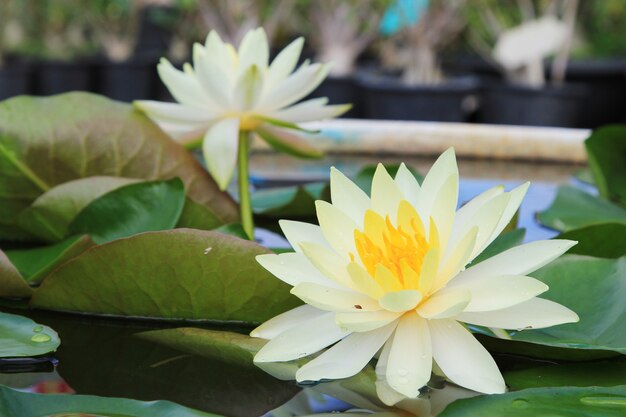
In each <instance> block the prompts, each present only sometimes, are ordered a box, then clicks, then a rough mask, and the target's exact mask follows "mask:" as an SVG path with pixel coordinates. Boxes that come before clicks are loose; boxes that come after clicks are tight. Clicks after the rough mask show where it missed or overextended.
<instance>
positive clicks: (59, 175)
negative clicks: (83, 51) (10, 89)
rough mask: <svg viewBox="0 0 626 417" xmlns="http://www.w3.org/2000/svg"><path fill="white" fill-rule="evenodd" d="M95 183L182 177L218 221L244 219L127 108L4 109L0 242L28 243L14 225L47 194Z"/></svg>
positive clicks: (100, 104)
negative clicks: (94, 179)
mask: <svg viewBox="0 0 626 417" xmlns="http://www.w3.org/2000/svg"><path fill="white" fill-rule="evenodd" d="M96 175H104V176H118V177H128V178H141V179H169V178H173V177H179V178H181V179H182V181H183V182H184V183H185V187H186V189H187V193H188V195H189V196H190V197H191V198H192V199H194V200H195V201H197V202H199V203H202V204H203V205H205V206H206V207H207V208H209V209H211V211H212V212H213V213H214V214H215V216H216V217H217V218H218V219H220V220H221V221H223V222H224V223H231V222H233V221H236V219H237V217H238V216H237V211H236V206H235V204H234V202H233V201H232V199H231V198H230V197H228V195H227V194H225V193H223V192H221V191H219V189H218V188H217V186H216V184H215V183H214V181H213V180H212V179H211V177H210V176H209V175H208V174H207V172H206V171H205V170H204V169H203V168H202V167H201V166H200V164H199V163H198V162H197V161H196V160H195V159H194V158H193V156H192V155H190V154H189V153H188V152H187V151H186V150H185V149H183V148H182V147H181V146H180V145H178V144H176V143H175V142H173V141H172V140H171V139H170V138H169V137H168V136H167V135H166V134H165V133H164V132H163V131H161V130H160V129H159V128H158V127H157V126H156V125H155V124H154V123H152V122H151V121H150V120H149V119H148V118H147V117H146V116H145V115H143V114H142V113H141V112H139V111H136V110H134V109H133V108H132V106H130V105H128V104H123V103H118V102H114V101H111V100H109V99H106V98H104V97H100V96H97V95H94V94H89V93H79V92H77V93H68V94H62V95H58V96H52V97H43V98H36V97H28V96H20V97H16V98H12V99H9V100H6V101H4V102H2V103H0V238H4V239H10V238H17V237H24V233H21V234H20V233H19V230H17V228H16V226H15V218H16V216H17V214H18V213H19V212H20V211H22V210H23V209H25V208H26V207H28V206H29V205H30V204H31V203H33V202H34V201H35V199H36V198H37V197H39V196H40V195H41V194H43V193H45V192H46V191H48V190H50V189H52V188H53V187H54V186H56V185H59V184H63V183H65V182H68V181H72V180H75V179H79V178H84V177H90V176H96Z"/></svg>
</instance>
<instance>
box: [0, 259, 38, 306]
mask: <svg viewBox="0 0 626 417" xmlns="http://www.w3.org/2000/svg"><path fill="white" fill-rule="evenodd" d="M32 293H33V290H32V288H30V286H29V285H28V283H27V282H26V280H24V278H23V277H22V274H20V272H19V271H18V270H17V268H15V265H13V263H11V260H10V259H9V258H8V257H7V255H6V254H5V253H4V252H2V251H1V250H0V297H11V298H26V297H30V296H31V294H32Z"/></svg>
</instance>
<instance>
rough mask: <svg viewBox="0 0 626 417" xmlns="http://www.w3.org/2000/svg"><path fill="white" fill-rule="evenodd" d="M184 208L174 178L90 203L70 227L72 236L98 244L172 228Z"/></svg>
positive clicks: (116, 192) (131, 187) (115, 192)
mask: <svg viewBox="0 0 626 417" xmlns="http://www.w3.org/2000/svg"><path fill="white" fill-rule="evenodd" d="M184 205H185V189H184V187H183V183H182V182H181V181H180V179H178V178H173V179H171V180H167V181H146V182H142V183H135V184H129V185H126V186H123V187H120V188H118V189H116V190H113V191H111V192H109V193H107V194H105V195H103V196H102V197H100V198H98V199H96V200H94V201H92V202H91V203H90V204H89V205H88V206H87V207H85V208H84V209H83V210H82V211H81V212H80V213H79V214H78V216H76V218H75V219H74V220H73V221H72V223H71V224H70V231H71V232H72V233H75V234H82V233H84V234H88V235H89V236H91V238H92V239H93V240H94V242H96V243H98V244H102V243H107V242H110V241H112V240H115V239H119V238H122V237H128V236H132V235H134V234H137V233H141V232H151V231H157V230H169V229H172V228H174V226H176V223H177V222H178V219H179V217H180V214H181V213H182V211H183V206H184Z"/></svg>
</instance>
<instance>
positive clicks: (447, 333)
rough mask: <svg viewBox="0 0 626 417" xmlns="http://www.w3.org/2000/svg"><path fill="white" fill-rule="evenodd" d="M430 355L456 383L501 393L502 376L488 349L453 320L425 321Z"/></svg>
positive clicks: (480, 390) (502, 389)
mask: <svg viewBox="0 0 626 417" xmlns="http://www.w3.org/2000/svg"><path fill="white" fill-rule="evenodd" d="M428 326H429V328H430V335H431V338H432V343H433V357H434V359H435V361H436V362H437V365H439V367H440V368H441V370H442V371H443V372H444V373H445V374H446V377H447V378H448V379H450V380H451V381H452V382H454V383H455V384H457V385H460V386H462V387H465V388H469V389H471V390H474V391H478V392H482V393H485V394H502V393H504V392H505V390H506V386H505V385H504V379H502V375H501V374H500V371H499V370H498V366H497V365H496V363H495V362H494V360H493V358H492V357H491V355H489V352H487V350H485V348H484V347H483V346H482V345H481V344H480V343H478V341H477V340H476V339H475V338H474V336H472V334H471V333H470V332H469V331H467V330H466V329H465V328H464V327H463V326H461V325H460V324H459V323H457V322H456V321H454V320H430V321H428Z"/></svg>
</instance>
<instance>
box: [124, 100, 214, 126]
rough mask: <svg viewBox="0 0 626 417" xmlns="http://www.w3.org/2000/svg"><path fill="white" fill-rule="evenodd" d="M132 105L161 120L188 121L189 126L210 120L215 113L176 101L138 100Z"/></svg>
mask: <svg viewBox="0 0 626 417" xmlns="http://www.w3.org/2000/svg"><path fill="white" fill-rule="evenodd" d="M133 105H134V106H135V107H137V108H138V109H140V110H141V111H143V112H144V113H146V114H147V115H148V116H150V118H153V119H156V120H162V121H173V122H178V123H189V124H190V125H191V128H193V127H195V126H198V125H203V124H206V123H208V122H210V121H211V120H212V119H213V118H214V117H215V115H216V114H215V113H213V112H210V111H208V110H201V109H199V108H197V107H190V106H185V105H184V104H178V103H165V102H161V101H153V100H138V101H135V102H133Z"/></svg>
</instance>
